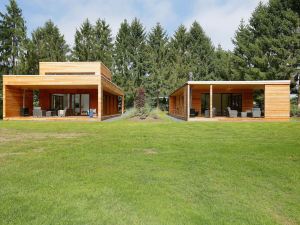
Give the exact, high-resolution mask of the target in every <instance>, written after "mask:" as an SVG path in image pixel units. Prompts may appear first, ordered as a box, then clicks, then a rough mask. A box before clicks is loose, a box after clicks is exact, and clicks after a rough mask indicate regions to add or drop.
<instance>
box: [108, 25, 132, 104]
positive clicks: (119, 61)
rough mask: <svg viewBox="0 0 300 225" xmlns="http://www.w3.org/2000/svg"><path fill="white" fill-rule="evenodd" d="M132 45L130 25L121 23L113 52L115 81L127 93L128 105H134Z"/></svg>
mask: <svg viewBox="0 0 300 225" xmlns="http://www.w3.org/2000/svg"><path fill="white" fill-rule="evenodd" d="M130 43H131V37H130V25H129V24H128V22H127V20H124V21H123V22H122V23H121V26H120V29H119V31H118V34H117V36H116V41H115V43H114V50H113V60H114V62H113V74H114V76H113V81H114V82H115V83H116V84H118V85H119V86H120V87H122V88H123V89H124V91H125V98H126V102H125V103H126V105H127V106H130V105H131V104H132V103H133V98H134V95H132V94H133V92H134V90H133V88H132V87H133V79H132V77H131V72H130V68H131V57H130V53H129V48H130V46H131V45H130Z"/></svg>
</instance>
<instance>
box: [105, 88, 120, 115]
mask: <svg viewBox="0 0 300 225" xmlns="http://www.w3.org/2000/svg"><path fill="white" fill-rule="evenodd" d="M102 113H103V116H108V115H115V114H118V113H119V110H118V96H117V95H112V94H110V93H108V92H103V108H102Z"/></svg>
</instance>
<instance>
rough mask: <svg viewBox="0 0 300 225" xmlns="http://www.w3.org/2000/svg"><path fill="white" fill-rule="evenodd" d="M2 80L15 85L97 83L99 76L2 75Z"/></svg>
mask: <svg viewBox="0 0 300 225" xmlns="http://www.w3.org/2000/svg"><path fill="white" fill-rule="evenodd" d="M3 81H4V82H5V84H6V85H15V86H18V85H19V86H39V85H40V86H44V87H47V86H59V85H70V86H72V85H73V86H76V85H94V86H95V87H96V86H97V85H98V82H99V76H95V75H86V76H84V75H72V76H70V75H59V76H53V75H46V76H39V75H24V76H22V75H8V76H7V75H4V76H3Z"/></svg>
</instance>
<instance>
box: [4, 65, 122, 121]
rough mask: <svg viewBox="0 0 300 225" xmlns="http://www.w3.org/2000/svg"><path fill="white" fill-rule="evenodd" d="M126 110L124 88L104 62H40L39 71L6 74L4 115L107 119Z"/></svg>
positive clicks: (10, 116)
mask: <svg viewBox="0 0 300 225" xmlns="http://www.w3.org/2000/svg"><path fill="white" fill-rule="evenodd" d="M34 95H35V96H37V99H38V101H36V100H35V104H38V105H35V106H34V99H33V98H34ZM91 112H92V113H91ZM123 112H124V92H123V91H122V89H121V88H119V87H118V86H117V85H115V84H114V83H113V82H112V75H111V72H110V71H109V69H108V68H107V67H106V66H105V65H104V64H102V63H101V62H40V63H39V75H3V119H22V118H30V119H35V118H49V119H50V118H55V117H58V118H61V119H66V118H68V117H71V118H74V119H77V118H87V117H88V116H90V118H95V119H97V120H103V119H105V118H108V117H111V116H116V115H120V114H122V113H123Z"/></svg>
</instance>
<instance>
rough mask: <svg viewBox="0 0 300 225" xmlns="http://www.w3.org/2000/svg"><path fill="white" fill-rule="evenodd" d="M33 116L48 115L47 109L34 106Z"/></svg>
mask: <svg viewBox="0 0 300 225" xmlns="http://www.w3.org/2000/svg"><path fill="white" fill-rule="evenodd" d="M32 116H33V117H43V116H46V111H45V110H42V109H41V107H34V108H33V111H32Z"/></svg>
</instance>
